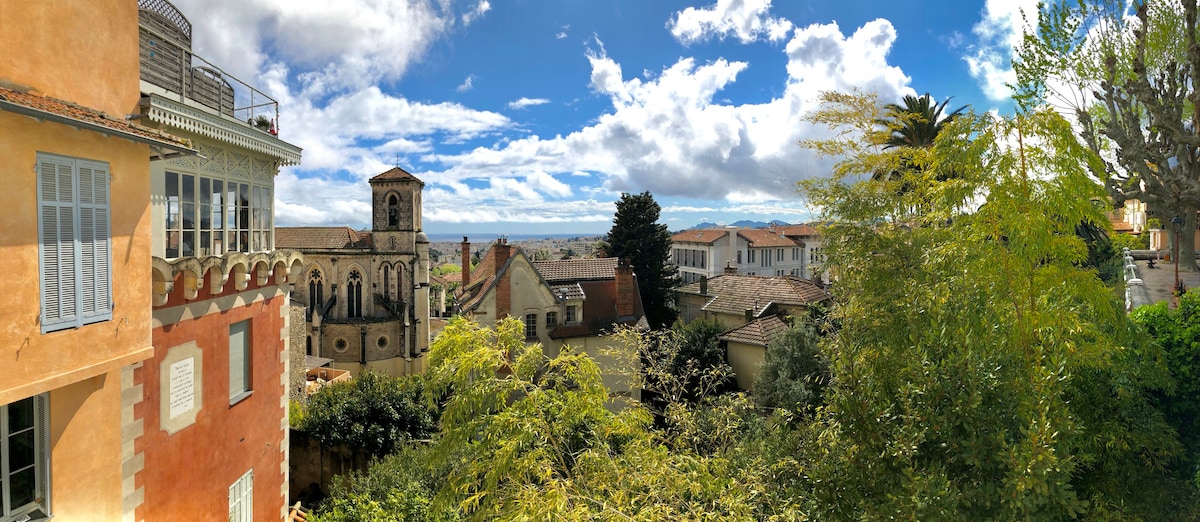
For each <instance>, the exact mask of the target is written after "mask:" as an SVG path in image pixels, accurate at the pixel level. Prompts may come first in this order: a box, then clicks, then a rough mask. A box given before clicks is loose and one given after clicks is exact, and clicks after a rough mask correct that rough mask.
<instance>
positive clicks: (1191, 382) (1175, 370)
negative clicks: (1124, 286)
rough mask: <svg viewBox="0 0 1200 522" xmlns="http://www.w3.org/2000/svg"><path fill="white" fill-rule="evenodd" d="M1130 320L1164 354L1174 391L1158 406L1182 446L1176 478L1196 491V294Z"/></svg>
mask: <svg viewBox="0 0 1200 522" xmlns="http://www.w3.org/2000/svg"><path fill="white" fill-rule="evenodd" d="M1132 317H1133V320H1134V321H1135V322H1137V323H1138V324H1140V325H1141V326H1142V327H1143V328H1145V329H1146V331H1147V332H1148V333H1149V334H1150V335H1151V336H1152V337H1153V338H1154V340H1155V341H1156V342H1158V344H1159V345H1161V346H1162V347H1163V350H1164V352H1165V353H1166V364H1167V367H1169V368H1170V369H1171V373H1172V374H1173V375H1174V377H1175V387H1174V388H1173V389H1170V390H1167V391H1166V393H1163V394H1161V395H1160V396H1159V398H1158V400H1159V404H1160V407H1161V408H1162V410H1163V412H1165V413H1166V415H1167V421H1168V422H1170V423H1171V425H1172V426H1174V428H1175V431H1176V432H1177V433H1179V437H1180V441H1181V442H1182V443H1183V447H1184V450H1185V452H1184V458H1183V460H1182V462H1181V464H1180V466H1179V470H1180V474H1181V475H1182V476H1183V477H1184V478H1187V479H1190V480H1193V481H1194V482H1195V483H1196V485H1197V487H1200V291H1195V290H1193V291H1191V292H1187V293H1185V294H1183V296H1182V297H1181V298H1180V300H1179V307H1178V308H1177V309H1174V310H1172V309H1170V308H1168V307H1167V303H1166V302H1165V301H1164V302H1160V303H1156V304H1154V305H1151V306H1143V307H1141V308H1138V309H1137V310H1134V312H1133V314H1132ZM1197 516H1200V514H1197Z"/></svg>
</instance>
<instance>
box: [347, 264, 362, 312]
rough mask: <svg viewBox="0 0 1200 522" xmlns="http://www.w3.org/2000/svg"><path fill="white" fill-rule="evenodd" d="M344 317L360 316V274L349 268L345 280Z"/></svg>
mask: <svg viewBox="0 0 1200 522" xmlns="http://www.w3.org/2000/svg"><path fill="white" fill-rule="evenodd" d="M346 317H362V276H361V275H359V273H358V270H351V271H350V276H349V277H348V278H347V281H346Z"/></svg>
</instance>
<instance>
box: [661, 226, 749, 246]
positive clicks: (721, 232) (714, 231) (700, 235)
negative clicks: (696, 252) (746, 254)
mask: <svg viewBox="0 0 1200 522" xmlns="http://www.w3.org/2000/svg"><path fill="white" fill-rule="evenodd" d="M741 232H743V230H738V233H741ZM728 236H729V232H728V231H727V230H725V229H723V228H702V229H699V230H684V231H683V232H680V233H678V234H675V235H673V236H671V242H673V243H704V244H706V245H711V244H713V242H714V241H717V240H718V239H721V238H723V237H728Z"/></svg>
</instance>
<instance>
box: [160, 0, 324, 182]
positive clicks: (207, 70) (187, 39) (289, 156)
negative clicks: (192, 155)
mask: <svg viewBox="0 0 1200 522" xmlns="http://www.w3.org/2000/svg"><path fill="white" fill-rule="evenodd" d="M138 41H139V45H138V49H139V66H140V77H141V80H142V86H143V88H142V91H143V94H144V95H145V96H144V98H143V102H142V108H143V111H144V112H143V117H148V118H149V119H150V120H151V121H155V122H157V123H162V124H166V125H170V126H172V127H176V128H180V129H183V130H186V131H190V132H195V133H198V134H201V135H205V136H208V137H211V138H214V139H219V140H222V141H226V142H229V143H232V144H235V145H238V146H242V147H246V148H248V149H251V150H255V151H258V152H262V153H265V154H269V155H271V156H273V157H276V158H278V159H279V160H280V163H281V164H283V165H295V164H299V162H300V149H299V148H298V147H296V146H294V145H291V144H289V143H286V142H283V141H280V140H279V139H278V138H276V136H277V135H278V133H279V102H277V101H276V100H275V99H274V98H271V97H270V96H268V95H267V94H266V93H264V92H262V91H259V90H258V89H255V88H254V87H253V86H251V85H250V84H248V83H246V82H243V81H241V80H239V79H238V78H236V77H234V76H233V75H231V74H229V73H227V72H225V71H224V70H222V69H221V68H220V67H218V66H217V65H216V64H213V63H212V62H209V61H208V60H205V59H204V58H203V57H200V56H198V55H196V54H194V53H192V24H191V22H189V21H188V19H187V18H186V17H184V16H183V14H182V13H180V12H179V10H178V9H176V8H175V6H174V5H172V4H171V3H170V2H168V1H167V0H138ZM148 86H149V87H148Z"/></svg>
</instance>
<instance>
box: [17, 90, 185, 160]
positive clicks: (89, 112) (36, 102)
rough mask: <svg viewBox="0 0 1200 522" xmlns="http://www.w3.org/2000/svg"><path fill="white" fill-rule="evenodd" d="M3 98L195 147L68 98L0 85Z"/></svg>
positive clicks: (163, 141) (123, 131)
mask: <svg viewBox="0 0 1200 522" xmlns="http://www.w3.org/2000/svg"><path fill="white" fill-rule="evenodd" d="M0 101H5V102H8V103H11V104H13V105H18V106H21V107H24V108H26V109H32V110H34V111H37V112H41V113H46V114H52V115H56V116H61V117H65V118H69V119H71V120H75V121H78V122H82V123H85V124H90V125H94V126H100V127H104V128H107V129H110V130H112V131H113V133H114V134H124V135H128V136H136V137H138V138H142V139H144V140H147V141H151V142H157V143H161V144H163V145H168V146H170V147H171V148H173V149H178V148H184V149H191V148H192V142H191V141H189V140H187V139H185V138H180V137H179V136H175V135H172V134H169V133H166V132H163V131H160V130H157V129H151V128H149V127H143V126H141V125H138V124H136V123H133V122H129V121H126V120H125V119H124V118H121V117H117V116H112V115H109V114H105V113H104V112H102V111H98V110H96V109H92V108H88V107H84V106H82V105H79V104H76V103H72V102H69V101H64V100H59V99H56V98H50V97H48V96H41V95H37V94H32V93H28V92H20V91H14V90H12V89H6V88H4V87H0ZM2 108H5V107H4V105H3V104H0V109H2Z"/></svg>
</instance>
